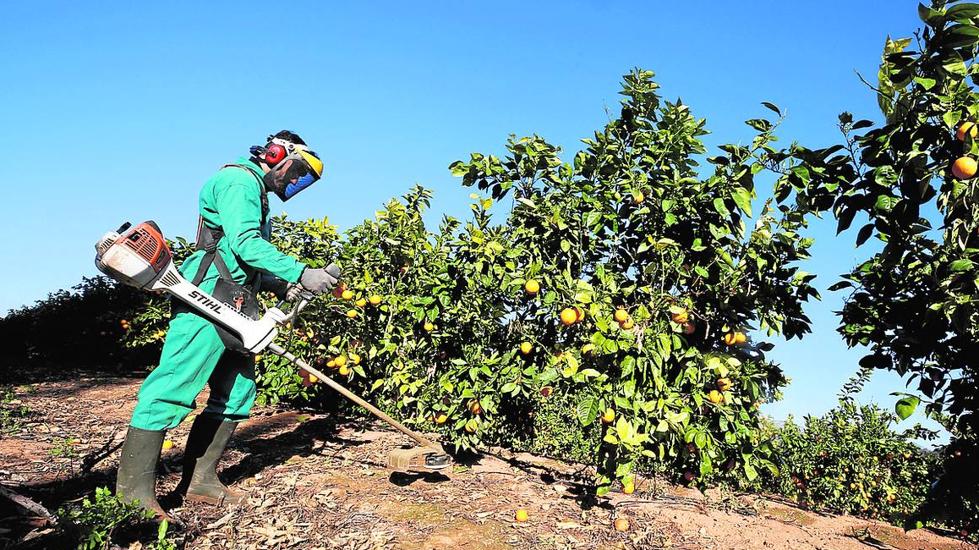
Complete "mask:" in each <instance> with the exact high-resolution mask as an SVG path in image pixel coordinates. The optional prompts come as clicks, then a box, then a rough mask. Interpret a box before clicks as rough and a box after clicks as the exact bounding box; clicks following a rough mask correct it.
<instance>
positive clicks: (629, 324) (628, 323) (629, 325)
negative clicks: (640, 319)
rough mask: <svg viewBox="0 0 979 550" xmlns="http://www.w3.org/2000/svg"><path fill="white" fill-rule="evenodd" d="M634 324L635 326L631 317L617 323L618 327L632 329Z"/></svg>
mask: <svg viewBox="0 0 979 550" xmlns="http://www.w3.org/2000/svg"><path fill="white" fill-rule="evenodd" d="M634 326H636V323H635V321H633V320H632V319H626V320H625V322H623V323H619V328H621V329H622V330H632V327H634Z"/></svg>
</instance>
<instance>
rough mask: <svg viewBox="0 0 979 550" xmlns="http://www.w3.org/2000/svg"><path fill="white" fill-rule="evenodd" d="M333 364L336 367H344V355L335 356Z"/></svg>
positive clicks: (345, 360)
mask: <svg viewBox="0 0 979 550" xmlns="http://www.w3.org/2000/svg"><path fill="white" fill-rule="evenodd" d="M333 364H334V365H336V366H338V367H345V366H346V365H347V357H346V356H345V355H337V357H336V359H334V360H333Z"/></svg>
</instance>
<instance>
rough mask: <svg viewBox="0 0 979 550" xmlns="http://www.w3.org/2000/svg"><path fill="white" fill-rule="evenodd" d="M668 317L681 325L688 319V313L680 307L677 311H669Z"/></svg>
mask: <svg viewBox="0 0 979 550" xmlns="http://www.w3.org/2000/svg"><path fill="white" fill-rule="evenodd" d="M670 319H672V320H673V322H674V323H676V324H678V325H682V324H684V323H686V322H687V321H688V320H689V319H690V315H689V314H688V313H687V310H685V309H681V310H679V311H674V312H672V313H670Z"/></svg>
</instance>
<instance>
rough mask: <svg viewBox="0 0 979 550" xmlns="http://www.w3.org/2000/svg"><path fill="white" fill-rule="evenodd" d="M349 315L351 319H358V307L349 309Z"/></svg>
mask: <svg viewBox="0 0 979 550" xmlns="http://www.w3.org/2000/svg"><path fill="white" fill-rule="evenodd" d="M347 317H350V318H351V319H356V318H357V310H356V309H351V310H348V311H347Z"/></svg>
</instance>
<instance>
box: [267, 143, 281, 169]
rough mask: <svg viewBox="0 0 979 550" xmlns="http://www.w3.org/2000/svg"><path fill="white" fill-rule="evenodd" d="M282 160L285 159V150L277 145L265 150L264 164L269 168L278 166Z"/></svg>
mask: <svg viewBox="0 0 979 550" xmlns="http://www.w3.org/2000/svg"><path fill="white" fill-rule="evenodd" d="M284 158H286V148H285V147H283V146H281V145H279V144H278V143H273V144H271V145H269V146H268V149H266V150H265V163H266V164H268V165H269V166H275V165H276V164H279V163H280V162H282V159H284Z"/></svg>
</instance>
